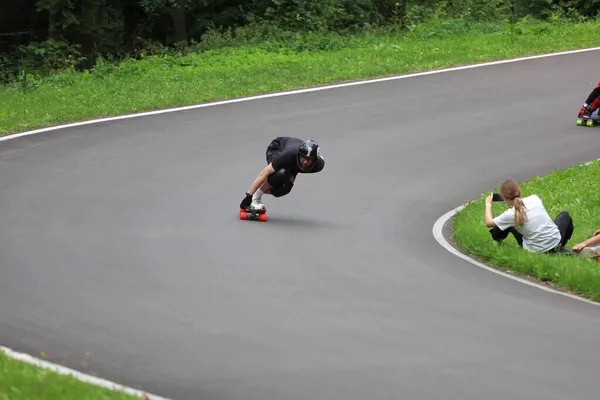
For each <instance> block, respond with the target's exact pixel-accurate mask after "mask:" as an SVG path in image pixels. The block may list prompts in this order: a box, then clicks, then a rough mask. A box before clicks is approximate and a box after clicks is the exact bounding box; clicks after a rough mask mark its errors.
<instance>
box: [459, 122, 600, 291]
mask: <svg viewBox="0 0 600 400" xmlns="http://www.w3.org/2000/svg"><path fill="white" fill-rule="evenodd" d="M581 129H592V128H581ZM599 174H600V162H599V161H593V162H591V163H590V164H589V165H584V166H575V167H573V168H569V169H563V170H557V171H554V172H552V173H551V174H549V175H547V176H544V177H535V178H532V179H531V180H529V181H527V182H521V183H520V184H521V191H522V194H523V197H525V196H528V195H531V194H537V195H538V196H539V197H540V198H541V199H542V202H543V203H544V206H545V207H546V210H547V211H548V213H549V214H550V217H552V218H555V217H556V215H557V214H558V213H559V212H560V211H562V210H566V211H568V212H569V213H570V214H571V217H572V218H573V225H574V227H575V229H574V232H573V236H572V238H571V240H570V241H569V243H567V248H568V249H571V248H572V246H573V245H575V244H577V243H579V242H582V241H584V240H586V239H587V238H589V237H590V236H592V235H593V233H594V231H595V230H597V229H600V214H599V213H598V212H597V211H598V190H597V188H598V184H597V180H598V175H599ZM499 184H500V183H499ZM498 190H499V189H498V188H494V189H492V188H490V191H491V192H497V191H498ZM487 194H488V193H486V195H487ZM508 207H509V206H508V205H506V204H505V203H494V204H493V207H492V214H493V215H494V217H496V216H498V215H499V214H500V213H501V212H503V211H504V210H506V209H507V208H508ZM484 211H485V195H484V196H482V198H480V199H476V200H474V201H472V202H470V203H469V204H468V205H467V206H466V207H465V208H464V209H463V210H462V211H461V212H459V213H458V214H457V215H456V216H455V218H454V220H453V222H452V230H453V240H454V241H455V242H456V243H457V244H458V245H459V246H460V248H461V249H462V250H463V251H464V252H465V253H467V254H471V255H472V256H474V257H475V258H477V259H479V260H480V261H483V262H486V263H488V264H489V265H492V266H494V267H496V268H499V269H503V270H507V271H510V272H512V273H515V274H518V275H522V276H526V277H530V278H533V279H534V280H538V281H544V282H546V283H548V284H550V285H552V286H554V287H556V288H558V289H562V290H564V291H568V292H572V293H575V294H578V295H580V296H583V297H587V298H589V299H591V300H594V301H600V263H599V262H595V261H594V260H593V259H587V258H582V257H580V256H578V255H572V256H564V255H556V254H555V255H551V254H540V253H530V252H528V251H526V250H523V249H521V248H520V247H519V246H518V244H517V242H516V240H515V239H514V237H513V236H512V235H509V237H508V238H507V239H506V240H505V241H504V242H503V243H502V244H501V245H498V244H496V243H495V242H494V241H492V239H491V236H490V234H489V232H488V231H489V228H486V227H485V218H484V215H485V213H484Z"/></svg>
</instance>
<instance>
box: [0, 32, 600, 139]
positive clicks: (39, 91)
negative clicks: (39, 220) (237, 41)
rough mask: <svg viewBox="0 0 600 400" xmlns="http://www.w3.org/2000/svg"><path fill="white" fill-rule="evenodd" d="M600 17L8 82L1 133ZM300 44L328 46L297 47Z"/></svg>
mask: <svg viewBox="0 0 600 400" xmlns="http://www.w3.org/2000/svg"><path fill="white" fill-rule="evenodd" d="M598 28H600V21H599V22H590V23H585V24H574V23H567V22H556V23H555V24H550V23H518V24H515V25H509V24H505V23H468V22H464V21H449V22H444V21H436V22H432V23H429V24H424V25H421V26H418V27H417V28H415V29H414V30H413V31H412V32H409V33H407V34H404V35H400V34H398V35H395V36H383V35H375V34H368V35H367V34H365V35H361V36H354V37H341V36H334V35H325V36H313V37H310V36H309V37H304V38H300V39H298V40H296V41H292V42H288V43H273V42H271V43H263V44H253V45H240V46H236V47H229V48H220V49H216V50H212V51H207V52H203V53H192V54H188V55H185V56H181V57H175V56H170V55H169V56H155V57H148V58H145V59H142V60H137V61H136V60H129V61H125V62H122V63H121V64H119V65H117V66H113V65H108V64H104V63H98V65H97V66H96V67H95V69H94V70H92V71H91V72H84V73H74V72H66V73H62V74H58V75H54V76H51V77H48V78H44V79H32V80H30V81H27V85H25V84H24V83H23V82H21V83H18V84H13V85H11V86H9V87H3V88H0V135H5V134H7V133H12V132H18V131H23V130H30V129H34V128H39V127H44V126H48V125H54V124H59V123H65V122H73V121H79V120H85V119H91V118H96V117H104V116H112V115H118V114H124V113H132V112H140V111H147V110H152V109H159V108H167V107H173V106H181V105H189V104H193V103H200V102H207V101H213V100H219V99H227V98H234V97H241V96H247V95H252V94H257V93H265V92H274V91H281V90H284V89H292V88H298V87H306V86H313V85H319V84H325V83H329V82H339V81H346V80H355V79H362V78H369V77H376V76H384V75H391V74H398V73H406V72H411V71H420V70H430V69H439V68H443V67H449V66H456V65H461V64H469V63H475V62H482V61H490V60H498V59H503V58H512V57H516V56H524V55H533V54H539V53H546V52H554V51H561V50H568V49H574V48H584V47H590V46H598V45H600V38H599V37H598V35H597V34H596V32H597V31H598ZM298 48H300V49H302V48H325V49H327V50H321V51H319V50H317V51H297V50H298Z"/></svg>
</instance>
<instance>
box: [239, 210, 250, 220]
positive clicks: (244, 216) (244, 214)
mask: <svg viewBox="0 0 600 400" xmlns="http://www.w3.org/2000/svg"><path fill="white" fill-rule="evenodd" d="M247 218H248V214H247V213H246V211H240V219H247Z"/></svg>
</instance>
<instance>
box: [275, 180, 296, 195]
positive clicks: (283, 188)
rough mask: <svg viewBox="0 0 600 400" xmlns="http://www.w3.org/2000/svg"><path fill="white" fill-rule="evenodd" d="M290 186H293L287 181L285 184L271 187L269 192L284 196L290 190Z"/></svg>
mask: <svg viewBox="0 0 600 400" xmlns="http://www.w3.org/2000/svg"><path fill="white" fill-rule="evenodd" d="M292 186H294V185H293V184H292V182H288V184H287V185H283V186H277V187H273V188H271V194H272V195H273V197H281V196H285V195H286V194H288V193H289V192H291V191H292Z"/></svg>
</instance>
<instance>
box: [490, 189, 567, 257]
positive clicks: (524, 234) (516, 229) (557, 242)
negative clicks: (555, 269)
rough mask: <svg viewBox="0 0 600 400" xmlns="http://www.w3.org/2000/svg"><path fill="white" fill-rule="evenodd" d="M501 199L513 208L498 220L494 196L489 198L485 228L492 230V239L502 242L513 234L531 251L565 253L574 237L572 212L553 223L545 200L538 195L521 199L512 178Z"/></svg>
mask: <svg viewBox="0 0 600 400" xmlns="http://www.w3.org/2000/svg"><path fill="white" fill-rule="evenodd" d="M497 200H501V201H504V202H505V203H506V204H508V205H511V206H513V207H512V208H510V209H508V210H506V211H505V212H503V213H502V214H500V215H499V216H497V217H496V218H494V217H493V216H492V202H493V201H494V195H489V196H488V197H487V198H486V199H485V226H487V227H488V228H492V229H490V233H491V235H492V238H493V239H494V240H495V241H497V242H499V243H501V242H502V241H503V240H504V239H506V238H507V237H508V235H509V234H510V233H512V234H513V236H514V237H515V239H516V240H517V243H518V244H519V246H520V247H521V248H523V249H525V250H527V251H530V252H534V253H557V252H562V251H563V250H564V247H565V245H566V244H567V242H568V241H569V239H571V236H572V235H573V220H572V219H571V216H570V214H569V213H568V212H566V211H562V212H560V213H559V214H558V216H557V217H556V219H555V220H554V221H552V219H551V218H550V216H549V215H548V213H547V212H546V209H545V208H544V204H543V203H542V200H541V199H540V198H539V197H538V196H537V195H531V196H528V197H525V198H523V197H521V187H520V186H519V184H518V183H517V182H516V181H514V180H512V179H507V180H505V181H504V182H503V183H502V186H501V187H500V197H499V198H497Z"/></svg>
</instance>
